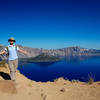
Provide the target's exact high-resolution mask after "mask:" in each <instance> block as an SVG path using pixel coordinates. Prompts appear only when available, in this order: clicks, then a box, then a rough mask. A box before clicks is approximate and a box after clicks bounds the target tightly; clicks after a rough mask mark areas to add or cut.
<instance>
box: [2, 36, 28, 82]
mask: <svg viewBox="0 0 100 100" xmlns="http://www.w3.org/2000/svg"><path fill="white" fill-rule="evenodd" d="M8 42H9V43H10V45H8V46H7V47H6V48H5V50H4V51H2V52H0V54H6V53H7V54H8V67H9V70H10V77H11V80H12V81H14V82H15V81H16V70H17V67H18V54H17V51H18V52H21V53H23V54H25V55H27V52H26V51H23V50H21V49H20V48H19V47H18V46H16V45H15V44H14V43H15V42H16V40H15V39H14V38H13V37H11V38H10V39H8Z"/></svg>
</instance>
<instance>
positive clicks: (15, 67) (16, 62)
mask: <svg viewBox="0 0 100 100" xmlns="http://www.w3.org/2000/svg"><path fill="white" fill-rule="evenodd" d="M13 64H14V72H15V74H14V78H15V80H16V70H17V67H18V59H16V60H14V62H13Z"/></svg>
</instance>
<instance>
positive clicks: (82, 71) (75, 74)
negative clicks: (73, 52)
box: [18, 57, 100, 82]
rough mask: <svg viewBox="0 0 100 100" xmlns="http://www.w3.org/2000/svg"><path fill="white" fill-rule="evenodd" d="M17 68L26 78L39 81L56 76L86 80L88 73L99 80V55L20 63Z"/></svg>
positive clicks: (49, 79) (48, 79)
mask: <svg viewBox="0 0 100 100" xmlns="http://www.w3.org/2000/svg"><path fill="white" fill-rule="evenodd" d="M18 70H19V71H20V72H21V73H22V74H23V75H25V76H26V77H27V78H29V79H31V80H35V81H41V82H46V81H53V80H54V79H56V78H58V77H64V78H66V79H69V80H73V79H75V80H80V81H88V75H89V74H90V75H91V76H92V77H93V78H94V79H95V81H100V57H66V58H64V59H62V60H61V61H59V62H55V63H49V62H47V63H45V62H42V63H26V64H21V63H20V64H19V67H18Z"/></svg>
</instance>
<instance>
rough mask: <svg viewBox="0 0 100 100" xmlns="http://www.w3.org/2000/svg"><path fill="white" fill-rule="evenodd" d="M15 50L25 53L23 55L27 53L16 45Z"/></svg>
mask: <svg viewBox="0 0 100 100" xmlns="http://www.w3.org/2000/svg"><path fill="white" fill-rule="evenodd" d="M17 50H18V52H20V53H23V54H25V55H28V53H27V52H26V51H24V50H22V49H20V48H19V47H18V46H17Z"/></svg>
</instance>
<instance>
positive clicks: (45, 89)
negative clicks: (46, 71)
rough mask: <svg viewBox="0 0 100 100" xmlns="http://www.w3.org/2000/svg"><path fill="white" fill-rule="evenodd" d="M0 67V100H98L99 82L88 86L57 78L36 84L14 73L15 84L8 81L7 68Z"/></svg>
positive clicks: (99, 96)
mask: <svg viewBox="0 0 100 100" xmlns="http://www.w3.org/2000/svg"><path fill="white" fill-rule="evenodd" d="M5 66H6V67H3V66H2V67H0V100H100V82H94V83H93V84H91V85H90V84H88V83H84V82H79V81H73V82H71V81H69V80H65V79H64V78H58V79H56V80H55V81H54V82H50V81H48V82H36V81H32V80H29V79H27V78H26V77H25V76H23V75H22V74H20V72H19V71H17V73H16V84H15V83H13V82H12V81H11V80H9V69H8V66H7V65H5Z"/></svg>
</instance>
